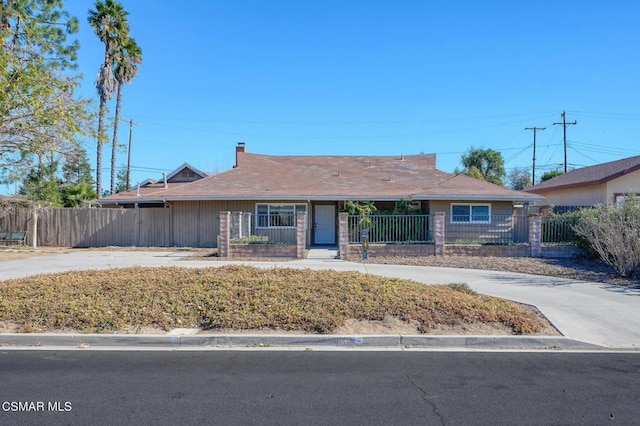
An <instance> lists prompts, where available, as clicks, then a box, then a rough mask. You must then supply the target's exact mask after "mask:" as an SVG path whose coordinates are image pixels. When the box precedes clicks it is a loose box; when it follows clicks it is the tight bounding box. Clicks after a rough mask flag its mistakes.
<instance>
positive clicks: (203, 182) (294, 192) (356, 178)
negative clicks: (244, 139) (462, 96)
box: [101, 147, 542, 202]
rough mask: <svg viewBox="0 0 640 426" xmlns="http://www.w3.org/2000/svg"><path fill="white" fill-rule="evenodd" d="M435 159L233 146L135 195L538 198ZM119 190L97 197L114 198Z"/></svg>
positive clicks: (430, 156) (155, 197)
mask: <svg viewBox="0 0 640 426" xmlns="http://www.w3.org/2000/svg"><path fill="white" fill-rule="evenodd" d="M435 163H436V156H435V154H418V155H396V156H331V155H329V156H299V155H292V156H273V155H261V154H251V153H248V152H244V147H242V149H241V150H237V152H236V166H235V167H234V168H233V169H231V170H228V171H226V172H223V173H219V174H216V175H212V176H208V177H206V178H203V179H200V180H197V181H195V182H191V183H187V184H184V185H181V186H178V187H174V188H171V187H170V188H167V189H164V188H160V189H159V190H158V191H156V192H153V193H149V194H146V193H145V194H144V196H142V194H141V196H140V197H136V198H138V200H140V201H149V200H153V201H177V200H243V199H244V200H378V201H382V200H398V199H416V200H428V199H441V200H442V199H451V200H475V199H478V200H494V201H498V200H502V201H520V202H522V201H535V200H541V199H542V197H540V196H538V195H535V194H530V193H527V192H522V191H514V190H511V189H507V188H504V187H501V186H498V185H493V184H490V183H487V182H483V181H479V180H477V179H474V178H470V177H467V176H453V175H451V174H448V173H445V172H442V171H440V170H437V169H436V167H435ZM119 195H120V194H115V195H113V196H110V197H107V198H106V199H103V200H101V201H102V202H105V201H106V202H114V201H117V200H118V199H119ZM127 198H128V199H129V200H131V198H129V197H127ZM122 201H124V200H122ZM129 202H131V201H129Z"/></svg>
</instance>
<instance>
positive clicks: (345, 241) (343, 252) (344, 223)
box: [338, 212, 349, 260]
mask: <svg viewBox="0 0 640 426" xmlns="http://www.w3.org/2000/svg"><path fill="white" fill-rule="evenodd" d="M348 219H349V213H347V212H340V213H338V251H339V252H340V259H342V260H347V250H348V249H349V225H348Z"/></svg>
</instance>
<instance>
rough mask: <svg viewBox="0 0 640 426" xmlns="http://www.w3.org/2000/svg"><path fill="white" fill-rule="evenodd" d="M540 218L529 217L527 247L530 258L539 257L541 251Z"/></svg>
mask: <svg viewBox="0 0 640 426" xmlns="http://www.w3.org/2000/svg"><path fill="white" fill-rule="evenodd" d="M541 237H542V216H538V215H536V216H529V247H530V248H531V257H541V255H542V250H541V248H540V242H541V240H542V238H541Z"/></svg>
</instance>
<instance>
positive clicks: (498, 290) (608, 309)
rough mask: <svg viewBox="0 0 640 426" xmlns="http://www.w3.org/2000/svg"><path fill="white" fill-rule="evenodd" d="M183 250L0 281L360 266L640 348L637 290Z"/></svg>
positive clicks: (24, 267) (1, 268)
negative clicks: (165, 270) (513, 304)
mask: <svg viewBox="0 0 640 426" xmlns="http://www.w3.org/2000/svg"><path fill="white" fill-rule="evenodd" d="M187 255H188V254H187V253H184V252H145V251H78V252H73V253H67V254H60V255H53V256H36V257H30V258H25V259H19V260H8V261H0V280H4V279H10V278H19V277H25V276H29V275H34V274H41V273H52V272H63V271H68V270H86V269H107V268H124V267H130V266H179V267H200V268H202V267H216V266H222V265H226V264H231V263H234V264H238V263H243V264H248V265H253V266H258V267H264V268H272V267H289V268H311V269H334V270H338V271H360V272H362V273H368V274H376V275H383V276H386V277H394V278H407V279H412V280H415V281H418V282H422V283H428V284H448V283H460V282H462V283H467V284H468V285H469V286H470V287H471V288H472V289H474V290H476V291H477V292H479V293H483V294H488V295H491V296H497V297H502V298H505V299H510V300H514V301H517V302H522V303H527V304H530V305H534V306H536V307H537V308H538V309H539V310H540V311H541V312H542V313H543V314H544V315H545V316H546V317H547V318H548V319H549V320H550V321H551V322H552V323H553V324H554V325H555V326H556V328H557V329H558V330H559V331H560V332H561V333H562V334H563V335H564V336H566V337H568V338H570V339H574V340H579V341H583V342H586V343H592V344H596V345H602V346H607V347H610V348H621V349H622V348H624V349H640V309H639V308H640V289H629V288H624V287H618V286H612V285H606V284H601V283H591V282H583V281H575V280H568V279H562V278H553V277H545V276H538V275H527V274H517V273H510V272H496V271H480V270H470V269H451V268H434V267H421V266H404V265H376V264H366V265H365V264H361V263H354V262H345V261H340V260H336V259H304V260H296V261H284V262H227V261H190V260H181V259H182V258H184V257H185V256H187Z"/></svg>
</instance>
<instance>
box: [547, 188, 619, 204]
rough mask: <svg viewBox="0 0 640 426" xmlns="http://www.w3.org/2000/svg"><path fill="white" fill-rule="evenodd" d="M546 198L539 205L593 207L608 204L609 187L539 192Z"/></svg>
mask: <svg viewBox="0 0 640 426" xmlns="http://www.w3.org/2000/svg"><path fill="white" fill-rule="evenodd" d="M539 194H540V195H542V196H543V197H545V199H544V201H541V202H538V203H537V204H538V205H547V206H593V205H596V204H602V203H606V201H607V185H606V184H602V185H590V186H584V187H577V188H566V189H557V190H553V191H545V192H542V191H541V192H539Z"/></svg>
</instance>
